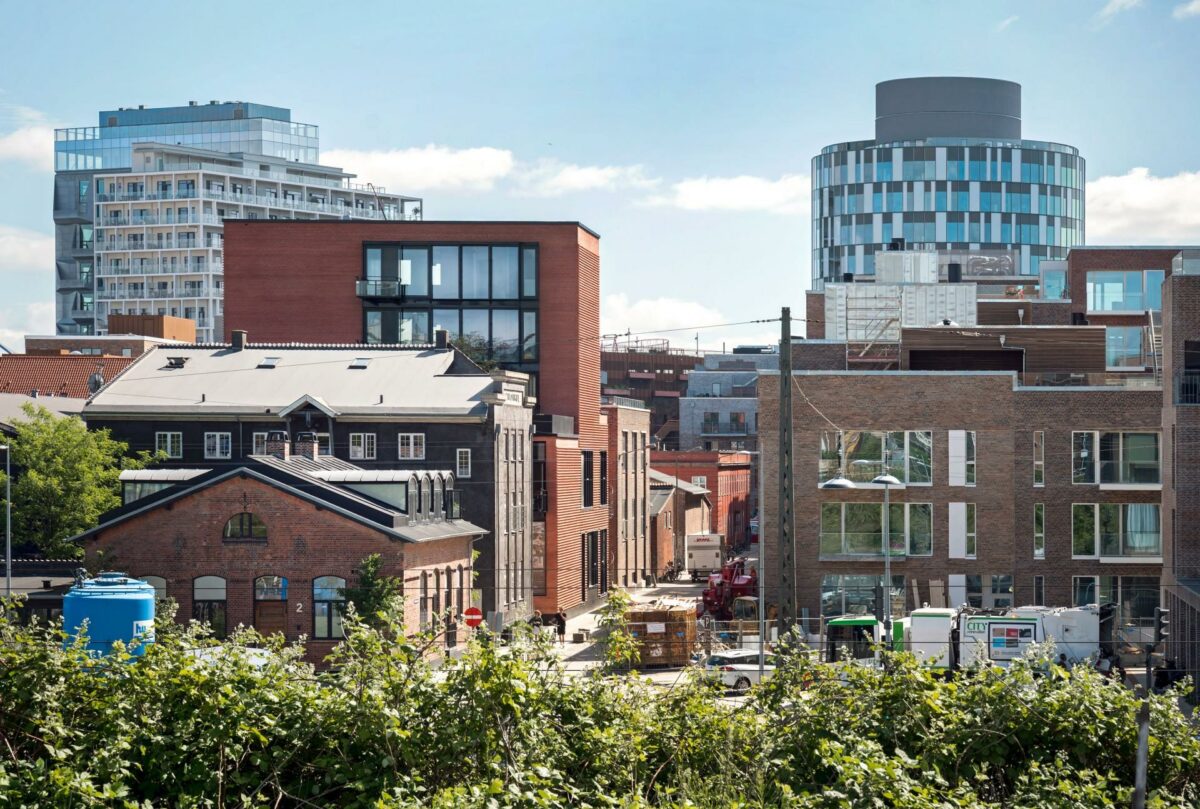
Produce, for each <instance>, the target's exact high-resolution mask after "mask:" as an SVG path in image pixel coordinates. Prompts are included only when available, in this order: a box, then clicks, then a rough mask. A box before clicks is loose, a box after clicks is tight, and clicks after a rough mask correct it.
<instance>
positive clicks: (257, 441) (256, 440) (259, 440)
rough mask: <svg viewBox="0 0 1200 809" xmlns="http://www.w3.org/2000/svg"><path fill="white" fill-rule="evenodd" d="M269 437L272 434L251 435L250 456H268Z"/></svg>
mask: <svg viewBox="0 0 1200 809" xmlns="http://www.w3.org/2000/svg"><path fill="white" fill-rule="evenodd" d="M268 435H270V433H251V435H250V447H251V450H252V451H251V453H250V454H252V455H266V454H267V436H268Z"/></svg>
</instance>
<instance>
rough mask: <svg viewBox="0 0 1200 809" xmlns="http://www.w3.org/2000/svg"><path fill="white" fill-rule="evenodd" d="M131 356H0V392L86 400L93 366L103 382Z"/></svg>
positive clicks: (131, 360)
mask: <svg viewBox="0 0 1200 809" xmlns="http://www.w3.org/2000/svg"><path fill="white" fill-rule="evenodd" d="M133 360H134V358H132V357H95V356H88V355H86V354H68V355H65V356H58V357H39V356H31V355H29V354H5V355H3V356H0V393H23V394H26V395H28V394H29V393H30V392H31V391H35V390H36V391H37V392H38V395H39V396H71V397H74V398H77V399H86V398H87V397H88V396H89V395H90V393H91V391H89V390H88V378H89V377H90V376H91V375H92V374H94V373H95V372H96V370H97V368H99V369H100V374H101V376H103V377H104V380H105V381H106V382H107V381H109V380H111V379H112V378H113V377H114V376H116V375H117V374H119V373H121V371H123V370H125V368H126V367H127V366H128V365H129V364H130V363H131V362H133Z"/></svg>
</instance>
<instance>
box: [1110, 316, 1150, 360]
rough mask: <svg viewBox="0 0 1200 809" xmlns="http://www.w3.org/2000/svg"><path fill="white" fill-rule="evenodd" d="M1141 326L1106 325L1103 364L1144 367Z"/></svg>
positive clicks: (1144, 358)
mask: <svg viewBox="0 0 1200 809" xmlns="http://www.w3.org/2000/svg"><path fill="white" fill-rule="evenodd" d="M1143 331H1144V330H1143V328H1142V327H1141V326H1108V327H1106V328H1105V330H1104V364H1105V365H1106V366H1108V367H1109V368H1144V367H1145V366H1146V356H1145V353H1144V351H1143V346H1142V335H1143Z"/></svg>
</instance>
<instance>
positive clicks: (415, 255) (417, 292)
mask: <svg viewBox="0 0 1200 809" xmlns="http://www.w3.org/2000/svg"><path fill="white" fill-rule="evenodd" d="M400 284H401V285H402V286H403V287H404V294H405V296H407V297H410V298H424V297H427V296H428V295H429V251H428V250H427V249H425V248H424V247H419V248H414V247H406V248H404V249H403V250H402V251H401V252H400Z"/></svg>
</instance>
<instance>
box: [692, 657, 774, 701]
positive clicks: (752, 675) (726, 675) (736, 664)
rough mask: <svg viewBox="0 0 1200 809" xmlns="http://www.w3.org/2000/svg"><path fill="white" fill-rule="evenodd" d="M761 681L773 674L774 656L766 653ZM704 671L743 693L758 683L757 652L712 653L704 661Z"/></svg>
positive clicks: (728, 686)
mask: <svg viewBox="0 0 1200 809" xmlns="http://www.w3.org/2000/svg"><path fill="white" fill-rule="evenodd" d="M763 662H764V666H763V679H766V678H767V677H770V676H771V675H772V674H773V673H774V672H775V655H773V654H770V653H768V654H767V655H766V657H765V658H764V661H763ZM704 671H705V673H707V674H708V675H709V676H710V677H713V678H714V679H720V681H721V683H722V684H723V685H724V686H725V687H726V688H730V689H733V690H734V691H737V692H738V693H745V692H746V691H749V690H750V686H752V685H754V684H756V683H758V682H759V679H758V650H756V649H727V650H726V651H723V652H713V653H712V654H711V655H709V656H708V659H707V660H705V661H704Z"/></svg>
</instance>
